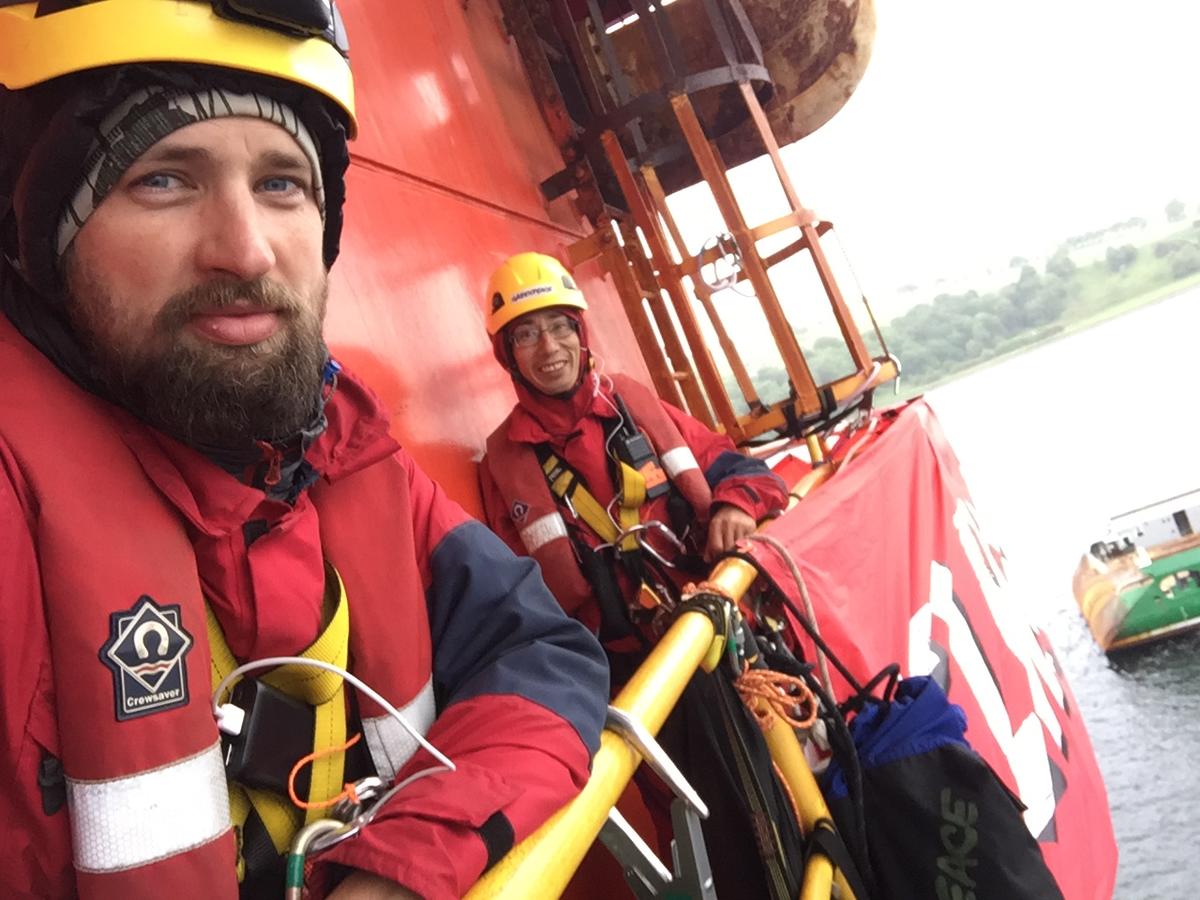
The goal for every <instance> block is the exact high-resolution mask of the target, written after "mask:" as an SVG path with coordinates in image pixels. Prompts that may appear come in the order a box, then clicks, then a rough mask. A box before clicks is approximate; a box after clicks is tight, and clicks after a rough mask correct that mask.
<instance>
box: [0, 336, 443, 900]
mask: <svg viewBox="0 0 1200 900" xmlns="http://www.w3.org/2000/svg"><path fill="white" fill-rule="evenodd" d="M0 370H2V371H4V372H5V373H6V376H7V377H6V384H5V396H4V418H3V434H2V437H3V439H4V441H5V442H6V444H7V445H8V446H9V448H10V449H11V451H12V453H13V455H14V456H15V458H16V460H17V462H18V464H19V466H20V472H21V475H22V476H23V478H24V479H25V481H26V483H27V485H28V488H29V490H30V492H31V494H32V496H33V498H34V500H35V503H36V510H37V516H36V520H35V533H34V535H33V537H34V542H35V546H36V547H37V554H38V562H39V565H40V574H41V583H42V602H43V604H44V609H45V617H46V623H47V628H48V631H49V638H50V653H51V660H52V670H53V676H54V678H53V686H54V695H55V698H56V700H55V708H54V716H55V718H56V720H57V746H48V747H47V749H48V750H50V751H51V752H52V753H54V755H56V756H58V757H59V759H60V760H61V762H62V769H63V772H64V774H65V777H66V789H67V804H68V812H69V816H70V824H71V837H72V846H73V853H74V864H75V869H76V886H77V889H78V892H79V896H80V897H81V898H85V900H93V898H114V900H115V898H136V897H147V898H149V897H156V898H157V897H173V898H178V900H184V898H190V897H205V898H214V900H217V898H220V900H224V898H235V897H237V895H238V886H237V882H236V877H235V860H236V847H235V843H234V834H233V831H232V829H231V825H230V809H229V794H228V790H227V784H226V779H225V770H224V766H223V762H222V757H221V753H220V744H219V741H218V732H217V728H216V725H215V723H214V720H213V716H212V712H211V708H210V703H209V698H210V695H211V671H212V670H211V663H212V660H211V655H210V651H209V644H208V639H207V635H206V627H205V616H206V611H205V602H204V596H203V592H202V588H201V583H200V577H199V575H198V573H197V571H196V566H195V557H194V553H193V550H192V546H191V543H190V540H189V537H188V534H187V532H186V530H185V526H184V523H183V518H182V516H181V514H180V512H179V511H178V510H177V509H176V508H175V506H174V505H173V504H172V503H171V502H170V501H169V500H168V499H166V498H165V497H164V496H163V494H162V493H160V492H159V491H158V490H157V489H156V488H155V487H154V486H153V484H152V483H151V482H150V481H149V480H148V477H147V475H146V474H145V473H144V472H143V470H142V468H141V465H140V463H139V460H138V457H137V456H135V454H134V453H133V452H132V451H131V450H130V449H129V447H128V446H126V444H125V442H124V441H123V440H122V437H121V433H122V432H121V426H120V425H118V424H117V422H118V420H117V418H115V417H114V410H113V409H112V407H110V406H108V405H107V404H106V403H104V402H103V401H101V400H99V399H98V398H96V397H94V396H92V395H90V394H87V393H85V392H84V391H82V390H80V389H79V388H77V387H76V386H75V385H74V384H73V383H71V382H70V381H69V380H68V379H66V377H65V376H63V375H62V374H61V373H59V372H58V370H57V369H55V368H54V367H53V366H52V365H51V364H50V363H49V361H48V360H46V359H45V357H43V356H42V355H41V354H40V353H38V352H37V351H36V350H34V349H33V348H32V347H31V346H29V345H28V344H27V343H26V342H25V341H24V340H23V339H22V338H20V337H19V336H18V335H17V334H16V332H15V331H14V330H13V329H12V327H11V326H10V325H9V323H8V321H7V320H6V319H4V317H3V316H0ZM139 427H140V426H139ZM404 495H406V481H405V478H404V473H403V472H402V470H401V467H399V466H390V465H372V466H369V467H367V468H365V469H363V470H361V471H359V472H357V473H354V474H350V475H348V476H346V477H345V478H344V479H343V480H339V481H338V482H336V483H335V484H333V485H330V484H325V483H322V484H320V485H315V486H314V488H313V489H312V490H311V491H310V496H311V499H312V502H313V503H314V504H315V505H316V507H317V509H318V510H319V512H320V515H321V534H322V547H323V550H324V552H325V555H326V558H327V559H328V560H330V562H331V563H332V564H333V565H334V566H335V567H336V569H337V571H338V572H339V573H340V574H341V576H342V579H343V581H344V584H345V588H346V592H347V595H348V596H350V597H352V598H353V605H354V618H353V625H352V631H351V635H350V657H351V659H353V661H354V672H355V674H356V675H358V676H359V677H361V678H362V679H363V680H364V681H366V682H367V683H368V684H371V685H372V687H374V688H375V689H376V690H378V691H380V693H381V694H383V695H384V696H386V697H388V698H389V699H390V700H391V701H392V702H393V703H394V704H395V705H396V706H397V707H399V708H401V710H402V711H403V712H405V713H406V714H407V715H408V716H409V719H410V721H411V722H412V723H413V724H414V725H415V726H416V727H417V728H418V730H421V731H427V730H428V728H429V726H430V725H431V724H432V722H433V719H434V717H435V714H436V713H435V705H434V698H433V690H432V682H431V679H430V673H431V671H432V668H431V664H432V652H431V645H430V638H429V626H428V622H427V614H426V611H425V604H424V593H423V590H422V586H421V579H420V574H419V572H418V571H416V567H415V566H414V565H413V564H412V561H411V559H409V560H408V561H407V565H406V561H405V559H404V558H405V556H406V554H405V553H404V552H403V548H406V547H413V546H414V543H413V534H412V522H411V521H410V519H411V517H410V516H409V515H408V509H407V507H406V505H405V504H403V503H397V502H392V503H384V502H381V499H380V498H384V497H392V498H395V497H397V496H404ZM349 510H354V512H355V514H354V515H353V516H350V515H347V513H348V511H349ZM333 522H337V531H336V533H335V532H334V529H333V527H332V525H333ZM408 556H410V557H411V554H408ZM406 599H407V600H409V602H404V601H405V600H406ZM385 634H399V635H403V636H404V640H405V642H406V647H405V652H404V653H396V652H395V648H394V647H392V646H389V647H381V646H379V640H378V636H379V635H385ZM372 635H374V636H376V637H375V640H374V641H372V640H371V637H372ZM297 649H298V650H300V649H303V648H297ZM97 666H100V668H99V669H97V668H96V667H97ZM35 702H36V701H35ZM360 711H361V715H362V719H363V730H364V737H365V738H366V743H367V744H368V746H369V748H370V750H371V756H372V759H373V761H374V763H375V766H376V768H377V770H378V771H379V774H380V776H381V777H383V778H385V779H386V778H389V777H391V776H392V775H393V774H394V773H395V771H396V770H397V769H398V768H400V767H401V766H402V765H403V763H404V762H405V761H406V760H407V758H408V757H409V756H411V754H412V752H413V751H414V749H415V742H413V741H412V739H411V738H410V737H409V736H408V735H407V733H405V732H403V730H402V729H401V726H400V725H399V723H398V722H396V721H395V720H393V719H391V718H389V717H388V716H386V714H384V713H383V711H382V710H381V709H379V708H378V707H377V706H375V704H374V703H372V702H371V701H370V700H369V698H366V697H362V698H361V699H360ZM54 738H55V736H54V735H41V736H39V739H40V740H45V741H46V742H47V744H53V743H54ZM222 873H227V874H222Z"/></svg>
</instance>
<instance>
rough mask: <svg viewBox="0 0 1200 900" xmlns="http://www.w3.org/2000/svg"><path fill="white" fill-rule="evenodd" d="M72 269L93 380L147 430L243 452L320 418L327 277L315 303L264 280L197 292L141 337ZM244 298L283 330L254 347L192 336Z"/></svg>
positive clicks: (114, 302)
mask: <svg viewBox="0 0 1200 900" xmlns="http://www.w3.org/2000/svg"><path fill="white" fill-rule="evenodd" d="M68 271H69V272H70V273H71V277H70V279H69V281H70V287H71V294H72V297H71V303H70V315H71V323H72V326H73V328H74V329H75V332H76V334H77V335H78V336H79V338H80V342H81V344H82V346H83V350H84V352H85V353H86V354H87V355H88V357H89V359H90V362H91V366H92V371H93V375H94V376H95V378H96V379H97V381H98V382H99V383H100V385H101V387H102V388H103V390H104V391H105V393H106V395H107V397H108V399H110V400H112V401H113V402H114V403H117V404H118V405H120V406H122V407H124V408H125V409H127V410H129V411H130V412H131V413H133V414H134V415H136V416H137V417H138V418H140V419H142V420H143V421H145V422H146V423H148V424H150V425H152V426H154V427H155V428H157V429H159V430H160V431H163V432H165V433H167V434H169V435H171V436H172V437H174V438H176V439H178V440H180V441H182V442H183V443H185V444H187V445H189V446H191V447H196V448H199V449H221V450H235V451H236V450H241V449H244V448H247V447H248V446H249V445H251V444H252V443H253V442H254V441H269V442H274V441H281V440H286V439H288V438H291V437H293V436H295V435H296V434H298V433H299V432H300V431H301V430H303V429H305V428H306V427H307V426H310V425H312V424H313V422H314V420H315V419H316V418H317V417H318V416H319V414H320V412H321V393H322V389H323V381H322V371H323V369H324V365H325V361H326V359H327V358H328V350H327V349H326V347H325V342H324V340H323V338H322V335H321V326H322V321H323V319H324V315H325V302H326V298H327V295H328V289H329V287H328V280H327V279H322V281H321V285H320V286H319V288H317V290H316V291H315V292H314V296H312V297H308V298H304V297H302V296H300V295H298V294H297V293H295V292H294V291H292V290H290V289H289V288H287V287H285V286H283V285H281V284H279V283H277V282H274V281H268V280H266V279H258V280H257V281H250V282H238V281H222V282H210V283H208V284H203V285H199V286H197V287H195V288H192V289H191V290H188V291H185V292H183V293H180V294H176V295H175V296H173V297H172V298H171V299H170V300H168V301H167V303H166V304H165V305H164V306H163V307H162V309H161V310H159V312H158V314H157V315H155V317H154V319H153V321H152V323H151V326H150V330H149V333H140V334H139V333H136V331H135V329H133V328H131V327H130V326H129V317H128V316H123V315H122V307H121V305H120V304H121V298H119V297H114V296H112V295H111V294H108V293H107V292H106V291H105V290H104V289H103V286H102V285H100V284H99V282H97V281H96V280H95V279H94V278H89V277H88V276H89V273H88V272H87V271H86V270H82V269H81V268H80V267H77V266H70V267H69V269H68ZM238 301H242V302H243V303H244V302H247V301H248V302H249V303H250V305H251V307H252V308H254V309H261V310H270V311H272V312H275V313H276V314H277V315H279V317H280V318H281V320H282V321H281V323H280V329H279V330H278V331H277V332H276V333H275V334H274V335H272V336H271V338H269V339H268V340H267V341H264V342H262V343H260V344H254V345H248V346H230V345H225V344H220V343H216V342H213V341H207V340H204V339H202V338H199V337H197V336H195V335H191V334H187V323H188V321H189V320H190V319H191V317H192V316H193V315H194V314H196V313H210V312H214V311H216V310H219V309H222V308H232V307H234V305H235V303H237V302H238ZM241 309H244V307H241V308H240V309H239V311H241Z"/></svg>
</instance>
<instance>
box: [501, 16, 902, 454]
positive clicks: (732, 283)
mask: <svg viewBox="0 0 1200 900" xmlns="http://www.w3.org/2000/svg"><path fill="white" fill-rule="evenodd" d="M501 5H502V7H503V9H504V14H505V20H506V23H507V26H508V28H509V30H510V32H511V34H512V35H513V37H514V38H515V40H516V43H517V46H518V48H519V50H520V54H521V57H522V60H523V62H524V64H525V67H526V70H527V72H528V73H529V76H530V79H531V82H532V86H533V88H534V93H535V95H536V96H537V98H538V101H539V104H540V106H541V109H542V113H543V116H544V118H545V120H546V123H547V124H548V126H549V128H550V131H551V133H552V135H553V137H554V139H555V141H556V143H557V144H558V147H559V150H560V152H561V154H562V157H563V160H564V163H565V166H564V168H563V169H562V170H561V171H560V172H558V173H557V174H555V175H553V176H552V177H550V178H548V179H546V180H545V181H544V182H543V183H542V190H543V193H544V194H545V195H546V197H547V198H548V199H554V198H557V197H560V196H562V195H564V194H568V193H571V194H573V199H574V202H575V203H576V204H577V206H578V209H579V211H580V212H581V213H582V214H583V215H585V216H586V217H587V218H588V219H589V220H590V221H591V223H592V225H593V227H594V228H595V231H594V232H593V233H592V234H591V235H590V236H588V237H587V238H584V239H583V240H580V241H578V242H576V243H575V244H574V245H572V246H571V247H570V248H569V251H568V255H569V256H570V259H569V262H570V263H571V264H572V265H579V264H582V263H585V262H587V261H589V260H592V259H599V260H600V262H601V265H602V266H603V268H604V270H605V271H606V272H607V274H608V275H609V276H610V277H611V278H612V280H613V283H614V285H615V286H616V288H617V291H618V293H619V294H620V297H621V301H622V304H623V306H624V309H625V313H626V315H627V317H628V319H629V322H630V325H631V327H632V330H633V333H634V335H635V337H636V339H637V341H638V345H639V349H640V350H641V353H642V356H643V358H644V359H645V362H646V365H647V367H648V369H649V371H650V374H651V376H652V378H653V380H654V383H655V387H656V389H657V391H658V393H659V395H660V396H662V397H663V398H664V399H666V400H668V401H670V402H673V403H676V404H679V405H681V406H683V407H684V408H686V409H687V410H688V411H689V412H690V413H691V414H692V415H694V416H695V417H697V418H698V419H700V420H701V421H704V422H706V423H708V424H710V425H712V426H714V427H720V428H722V429H723V430H724V431H725V432H726V433H727V434H729V435H730V437H731V438H732V439H733V440H734V441H735V442H737V443H739V444H744V443H748V442H751V441H752V440H754V439H756V438H760V437H761V436H764V435H767V434H769V433H771V432H778V433H780V434H784V435H787V436H790V437H793V438H805V439H807V440H808V442H809V449H810V452H811V453H812V454H813V456H814V458H820V457H821V455H822V454H823V446H822V444H821V439H820V436H821V434H822V432H823V431H824V430H826V429H827V428H828V427H829V426H830V425H831V424H832V423H834V422H836V421H837V420H838V419H839V418H840V417H841V416H842V415H843V414H844V413H845V412H846V409H847V407H848V406H849V407H853V406H855V405H861V404H862V403H864V402H869V400H870V395H871V392H872V391H873V389H874V388H875V387H877V386H878V385H879V384H881V383H883V382H886V381H887V380H889V379H893V378H895V377H896V376H897V375H898V366H897V364H896V362H895V360H894V359H893V358H892V357H891V356H890V355H889V354H888V352H887V348H886V344H885V343H884V340H883V337H882V335H881V334H879V331H878V328H877V327H876V326H875V321H874V317H873V316H872V315H871V314H870V308H869V306H868V305H867V304H866V301H865V298H863V309H864V310H865V314H866V316H867V318H868V320H869V326H870V327H869V332H873V333H871V334H870V338H871V339H872V340H873V343H874V344H875V347H874V352H872V349H869V348H868V337H867V336H865V335H864V329H862V328H860V326H859V324H858V323H857V322H856V319H855V316H854V313H853V311H852V309H851V303H850V302H849V301H848V300H847V298H846V295H845V293H844V291H843V288H842V287H841V286H840V285H839V282H838V279H837V278H836V277H835V274H834V267H833V265H832V264H831V262H830V260H829V258H828V256H827V253H826V251H825V248H824V247H823V245H822V240H823V239H827V236H828V235H829V234H830V232H831V231H832V228H833V226H832V224H831V223H829V222H827V221H821V220H819V219H818V217H817V216H816V214H815V213H814V212H813V211H812V210H810V209H808V208H807V207H805V206H804V204H803V203H801V201H800V198H799V195H798V194H797V192H796V189H795V187H794V185H793V183H792V180H791V178H790V176H789V175H788V172H787V170H786V169H785V167H784V163H783V159H782V156H781V153H780V147H781V145H782V144H786V143H790V142H792V141H795V140H798V139H800V138H802V137H804V136H805V135H807V134H809V133H811V132H812V131H813V130H815V129H816V128H818V127H819V126H820V125H821V124H823V123H824V122H825V121H827V120H828V119H829V118H830V117H831V116H832V115H833V114H834V113H835V112H836V111H837V110H838V109H839V108H840V107H841V106H842V104H844V103H845V101H846V99H847V98H848V97H849V96H850V93H851V92H852V91H853V89H854V86H855V85H856V84H857V83H858V80H859V78H860V77H861V76H862V73H863V70H864V68H865V66H866V63H867V60H868V59H869V55H870V41H871V37H872V35H873V31H874V8H873V6H872V0H744V2H743V0H675V2H672V0H666V2H665V5H664V4H663V3H661V2H660V3H659V4H657V5H655V4H652V3H649V2H647V0H503V2H502V4H501ZM758 157H765V158H767V159H769V160H770V162H771V165H772V167H773V169H774V173H775V176H776V179H777V181H778V187H779V190H780V191H781V193H782V197H783V200H784V202H785V204H786V212H785V213H784V214H783V215H779V216H775V217H773V218H771V219H770V220H769V221H766V222H760V223H751V222H750V221H748V220H747V216H746V214H745V213H744V211H743V208H742V205H741V204H740V203H739V201H738V198H737V196H736V195H735V192H734V189H733V187H732V185H731V183H730V177H729V170H730V168H731V167H733V166H736V165H738V164H740V163H743V162H746V161H749V160H751V159H755V158H758ZM701 184H702V185H704V186H705V187H706V188H707V190H708V191H709V192H710V193H711V197H712V200H713V201H715V205H716V208H717V210H718V211H719V213H720V216H721V218H722V220H723V222H724V230H723V231H722V232H721V233H719V234H717V235H714V236H713V237H712V238H711V239H709V240H708V241H707V242H706V243H705V244H704V245H703V246H702V247H700V248H699V250H693V249H690V248H689V247H688V246H687V245H686V243H685V238H684V235H683V232H682V230H681V228H680V223H679V222H677V221H676V218H675V217H674V216H673V214H672V210H671V207H670V203H669V201H668V196H669V195H670V194H671V193H672V192H674V191H678V190H681V189H683V188H687V187H689V186H692V185H701ZM781 242H783V243H782V244H781ZM764 243H769V244H772V245H773V248H774V249H770V250H767V249H764V248H763V246H762V245H763V244H764ZM793 257H801V258H803V259H806V260H807V261H808V262H809V263H810V264H811V267H812V269H813V271H814V272H815V275H816V278H817V280H818V281H819V283H820V286H821V290H822V291H823V293H824V297H823V298H821V300H823V303H822V304H821V305H822V306H827V307H828V309H829V310H831V311H832V315H833V319H834V320H835V321H836V325H837V335H838V338H839V339H840V340H841V341H842V342H843V343H844V346H845V349H846V356H847V371H844V372H840V373H838V374H837V375H836V376H835V377H833V378H830V379H826V380H825V381H820V380H818V379H817V378H816V377H815V376H814V373H813V372H812V370H811V369H810V366H809V362H808V360H807V358H806V354H805V351H804V349H803V348H802V346H801V341H800V339H799V337H798V331H799V329H798V328H797V322H796V321H795V319H796V318H797V316H798V315H803V314H804V313H803V311H804V309H805V308H806V304H807V308H810V309H811V308H813V302H812V301H813V298H811V297H794V296H790V294H791V293H795V288H794V286H788V285H780V284H779V283H777V280H776V279H773V278H772V274H773V273H772V269H774V268H775V267H777V266H779V265H781V264H783V263H785V262H786V261H788V260H792V258H793ZM719 268H723V269H724V271H725V274H724V275H721V276H718V269H719ZM710 270H711V273H712V274H711V275H709V274H706V273H707V272H709V271H710ZM723 292H724V295H725V296H730V295H731V296H732V297H733V298H734V299H733V302H734V304H735V305H734V307H733V308H731V309H730V308H727V309H726V310H725V314H724V315H722V312H721V311H720V310H719V309H718V306H719V305H721V304H720V303H719V301H718V298H719V297H720V296H721V295H722V294H723ZM789 310H790V311H791V314H790V315H789ZM701 314H703V315H701ZM826 314H827V313H826ZM747 316H757V317H761V318H762V319H763V320H764V321H765V327H766V329H767V330H768V331H769V334H770V338H771V340H772V341H773V343H774V348H775V351H776V352H777V354H778V359H779V360H780V362H781V363H782V368H783V370H784V371H785V372H786V378H787V383H788V395H787V396H786V397H783V398H777V399H773V400H771V401H768V400H765V399H763V397H762V396H761V392H760V390H759V388H758V386H757V385H756V384H755V380H754V378H753V377H752V376H751V374H750V371H749V369H748V367H747V365H746V362H745V360H744V359H743V356H742V353H741V351H740V350H739V347H740V345H742V344H743V343H744V342H743V341H739V340H738V339H737V338H736V336H735V335H734V334H733V332H732V330H731V322H730V320H731V319H733V320H738V319H742V318H744V317H747ZM706 331H707V335H706ZM714 345H715V347H714ZM717 354H719V355H720V356H721V357H723V358H724V361H725V364H726V365H725V371H724V373H723V372H722V369H721V368H720V367H719V365H718V362H717ZM730 388H733V392H735V393H737V394H740V399H741V402H740V403H738V402H736V401H735V399H734V397H733V396H731V390H730Z"/></svg>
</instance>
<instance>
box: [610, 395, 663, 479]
mask: <svg viewBox="0 0 1200 900" xmlns="http://www.w3.org/2000/svg"><path fill="white" fill-rule="evenodd" d="M613 399H614V400H615V401H616V404H617V409H618V410H619V411H620V413H621V420H622V421H621V426H620V428H619V429H618V431H617V434H616V438H615V439H614V441H613V446H614V447H615V448H616V451H617V458H618V459H620V460H621V462H623V463H625V464H626V465H627V466H630V467H631V468H633V469H635V470H637V472H638V474H640V475H641V476H642V478H644V479H645V481H646V499H647V500H653V499H654V498H655V497H661V496H662V495H663V494H665V493H666V492H667V491H669V490H670V489H671V483H670V482H669V481H667V473H666V472H664V471H663V468H662V466H661V465H660V464H659V461H658V454H657V453H655V452H654V448H653V447H652V446H650V441H649V439H648V438H647V437H646V435H644V434H642V432H641V431H640V430H639V429H638V427H637V424H636V423H635V422H634V421H633V416H631V415H630V414H629V410H628V409H627V408H626V406H625V401H624V400H622V399H621V395H620V394H617V393H615V392H614V393H613Z"/></svg>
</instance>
